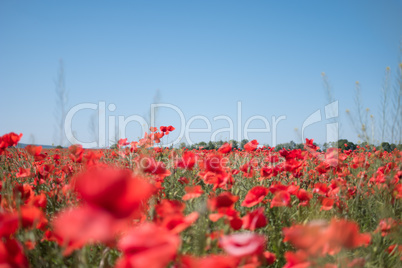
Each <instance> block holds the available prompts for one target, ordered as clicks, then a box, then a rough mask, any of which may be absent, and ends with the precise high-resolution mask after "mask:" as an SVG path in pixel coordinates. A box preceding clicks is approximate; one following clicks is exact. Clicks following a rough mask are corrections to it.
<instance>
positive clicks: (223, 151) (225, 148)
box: [218, 142, 232, 154]
mask: <svg viewBox="0 0 402 268" xmlns="http://www.w3.org/2000/svg"><path fill="white" fill-rule="evenodd" d="M230 151H232V145H230V143H227V142H226V143H225V144H223V145H222V146H221V147H220V148H219V149H218V152H220V153H221V154H227V153H229V152H230Z"/></svg>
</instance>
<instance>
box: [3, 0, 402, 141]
mask: <svg viewBox="0 0 402 268" xmlns="http://www.w3.org/2000/svg"><path fill="white" fill-rule="evenodd" d="M401 40H402V1H400V0H399V1H397V0H384V1H369V0H360V1H358V0H354V1H307V0H304V1H300V0H297V1H273V0H264V1H261V0H253V1H237V0H230V1H208V0H203V1H175V0H170V1H166V0H164V1H99V0H97V1H72V0H68V1H67V0H63V1H45V0H41V1H25V2H23V1H11V0H1V1H0V92H1V95H0V103H1V104H0V134H5V133H8V132H11V131H14V132H18V133H23V134H24V136H23V138H22V141H21V142H24V143H31V142H34V143H37V144H49V145H50V144H52V143H56V144H57V142H58V141H57V140H58V139H57V138H56V136H57V134H56V129H57V123H56V119H55V114H57V113H58V112H60V108H59V107H57V105H56V97H57V96H56V93H55V88H56V85H55V81H57V77H58V70H59V60H60V59H62V60H63V63H64V74H65V83H66V88H67V90H68V108H72V107H76V106H77V105H79V104H82V103H93V104H96V105H98V104H99V102H102V101H103V102H105V104H106V107H108V105H109V104H114V105H115V107H116V109H115V110H114V111H109V110H106V111H105V112H106V119H107V121H106V126H107V128H108V126H109V125H110V123H112V121H110V120H108V119H109V117H111V118H114V119H115V121H116V122H118V116H124V118H127V117H129V116H133V115H137V116H138V117H140V116H141V117H144V118H145V119H147V118H148V117H149V114H150V105H151V103H153V102H155V101H157V102H158V103H167V104H171V105H174V106H175V107H177V108H178V109H180V110H181V111H182V113H183V115H184V117H185V119H186V123H188V121H189V120H190V118H191V117H193V116H196V115H200V116H205V117H206V118H207V119H208V120H210V121H211V132H213V131H215V130H217V129H221V128H227V127H228V126H229V123H228V122H227V120H226V121H225V120H222V119H221V120H215V121H214V120H213V118H214V117H216V116H222V115H226V116H228V117H230V118H231V119H232V120H233V123H234V126H233V127H234V131H235V132H234V137H233V138H234V139H238V138H239V137H238V135H237V134H238V133H237V129H238V126H239V120H238V118H237V114H238V111H237V107H238V102H241V107H242V112H241V115H242V122H241V125H240V126H241V127H242V128H243V127H244V124H245V122H246V120H247V119H248V118H250V117H252V116H255V115H259V116H262V117H264V118H266V119H267V121H268V123H269V124H270V132H269V133H251V134H249V138H250V139H253V138H256V139H257V140H258V141H259V142H260V143H261V144H271V145H272V143H273V119H272V117H273V116H275V117H276V118H278V117H280V116H286V119H284V120H282V121H280V122H278V123H277V127H276V142H277V143H278V142H288V141H290V140H294V141H296V142H300V139H301V138H300V136H299V135H298V134H297V133H296V132H295V130H294V129H295V128H298V129H301V128H302V125H303V122H305V120H306V119H307V118H308V117H309V115H311V114H313V113H314V112H316V111H317V110H319V109H320V111H321V113H322V116H323V120H322V121H321V122H319V123H316V124H314V125H311V126H310V127H308V128H306V132H305V135H307V137H309V138H314V139H315V140H317V141H318V142H321V143H322V142H324V141H325V140H326V124H327V123H328V122H327V121H328V120H326V119H325V113H324V112H325V110H324V107H325V105H326V104H328V99H327V98H326V94H325V87H324V86H323V79H322V76H321V73H322V72H325V73H326V75H327V77H328V80H329V82H330V85H331V87H332V89H333V92H332V93H333V96H334V99H335V100H338V101H339V117H338V119H339V122H340V124H341V129H340V136H341V137H343V138H347V139H349V140H352V141H357V140H358V138H357V136H356V133H355V132H354V131H353V130H352V128H351V125H350V124H349V121H348V118H347V117H346V115H345V110H346V109H347V108H349V109H351V111H353V109H354V107H355V104H354V100H353V99H354V90H355V82H356V81H359V82H360V86H361V91H362V101H363V103H364V107H365V108H366V107H368V108H370V113H371V114H373V116H374V117H375V118H378V117H379V115H380V112H379V107H380V96H381V86H382V85H383V81H384V74H385V69H386V67H387V66H389V67H390V68H391V72H392V78H393V79H392V83H393V85H394V84H395V77H396V74H397V72H396V70H397V66H398V61H399V56H400V51H399V44H400V41H401ZM95 112H96V111H93V110H90V109H85V110H82V111H79V112H77V113H76V114H75V116H74V117H73V120H72V129H73V131H74V135H76V137H77V139H78V140H80V141H83V142H90V141H92V140H94V137H95V133H94V131H93V130H91V126H93V125H95V126H96V127H97V123H96V122H97V121H98V118H97V114H96V113H95ZM156 118H157V120H156V123H157V126H160V125H173V126H175V127H176V130H175V131H174V132H173V133H172V134H171V137H170V138H169V139H171V140H173V139H175V138H176V137H178V136H179V134H180V130H181V127H180V123H181V122H180V117H179V115H178V113H177V112H176V111H174V110H172V109H170V108H161V109H160V110H159V111H158V114H157V117H156ZM94 122H95V124H94ZM249 126H250V127H251V128H258V127H262V126H263V124H262V121H261V120H259V121H258V120H255V121H253V122H251V124H250V125H249ZM195 127H199V128H204V127H206V124H205V122H203V121H201V120H195V121H193V123H192V124H191V128H195ZM141 128H142V126H141V125H140V124H139V123H136V122H131V123H129V124H128V125H127V128H126V133H125V135H126V136H127V137H128V138H129V140H136V139H137V137H138V136H140V135H141ZM105 135H106V137H107V139H109V138H110V139H113V137H108V134H107V133H106V134H105ZM190 135H191V139H192V141H194V142H199V141H201V140H208V139H209V138H210V137H211V134H208V133H203V134H197V133H195V134H194V133H193V134H190ZM242 135H243V134H242ZM217 138H218V139H223V140H228V139H229V138H230V137H229V133H228V132H226V133H224V132H222V133H220V134H219V135H217ZM241 138H243V136H242V137H241Z"/></svg>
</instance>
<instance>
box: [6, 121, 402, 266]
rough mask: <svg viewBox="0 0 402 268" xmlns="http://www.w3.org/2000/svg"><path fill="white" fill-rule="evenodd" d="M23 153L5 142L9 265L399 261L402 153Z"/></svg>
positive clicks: (147, 145) (156, 138)
mask: <svg viewBox="0 0 402 268" xmlns="http://www.w3.org/2000/svg"><path fill="white" fill-rule="evenodd" d="M171 131H174V127H171V126H169V127H164V126H163V127H160V128H151V129H150V133H149V134H146V135H145V137H144V138H142V139H140V140H139V141H127V139H121V140H119V142H118V144H117V148H116V149H84V148H82V147H81V146H79V145H73V146H70V147H69V148H65V149H42V147H40V146H34V145H28V146H27V147H25V148H16V147H15V146H16V145H17V144H18V142H19V140H20V138H21V136H22V134H19V135H18V134H15V133H12V132H11V133H8V134H4V135H3V136H0V178H1V182H0V189H1V203H0V204H1V206H0V237H1V240H0V266H1V267H144V268H159V267H161V268H162V267H177V268H196V267H200V268H201V267H211V268H212V267H228V268H229V267H243V268H246V267H247V268H252V267H287V268H290V267H297V268H302V267H401V266H402V228H401V225H402V218H401V215H402V200H401V199H402V181H401V179H402V152H401V151H399V150H397V149H395V150H393V151H391V152H387V151H384V150H377V149H376V148H375V147H373V146H370V145H367V146H365V147H359V146H358V147H357V149H356V150H353V151H352V150H347V148H346V149H345V150H341V149H338V148H329V149H327V150H325V151H321V150H320V148H319V147H317V146H316V145H315V144H314V143H313V140H309V139H307V140H306V143H305V144H304V149H294V150H286V149H281V150H275V148H271V147H259V146H258V145H259V144H258V142H257V141H256V140H253V141H250V142H249V143H247V144H246V145H245V146H244V150H240V149H235V148H232V146H231V144H229V143H225V144H224V145H223V146H221V147H220V148H219V149H214V150H205V149H202V148H199V149H193V150H189V149H186V148H182V149H174V148H164V147H163V146H161V145H159V144H160V141H161V139H163V138H164V137H165V136H166V135H169V132H171Z"/></svg>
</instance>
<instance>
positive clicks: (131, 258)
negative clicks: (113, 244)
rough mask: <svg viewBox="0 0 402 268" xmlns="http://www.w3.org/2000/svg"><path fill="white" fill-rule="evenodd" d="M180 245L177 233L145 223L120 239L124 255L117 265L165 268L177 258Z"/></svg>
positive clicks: (139, 267) (138, 267) (119, 246)
mask: <svg viewBox="0 0 402 268" xmlns="http://www.w3.org/2000/svg"><path fill="white" fill-rule="evenodd" d="M179 246H180V238H179V237H178V236H177V235H176V234H173V233H171V232H169V231H168V230H167V229H165V228H163V227H159V226H156V225H154V224H150V223H149V224H143V225H141V226H139V227H137V228H134V229H132V230H131V231H129V232H128V233H127V234H126V235H124V236H123V238H122V239H121V240H120V241H119V243H118V248H119V249H120V250H121V251H122V252H123V257H122V258H121V259H120V260H118V262H117V264H116V267H118V268H119V267H137V268H164V267H167V265H168V263H169V262H170V261H172V260H173V259H174V258H175V256H176V252H177V249H178V248H179Z"/></svg>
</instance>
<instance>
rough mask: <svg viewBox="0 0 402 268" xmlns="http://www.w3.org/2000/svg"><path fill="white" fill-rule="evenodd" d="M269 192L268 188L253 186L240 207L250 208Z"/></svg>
mask: <svg viewBox="0 0 402 268" xmlns="http://www.w3.org/2000/svg"><path fill="white" fill-rule="evenodd" d="M268 192H269V190H268V188H266V187H264V186H255V187H253V188H251V190H250V191H248V193H247V195H246V197H245V198H244V200H243V202H242V203H241V205H242V206H243V207H248V208H249V207H252V206H255V205H257V204H259V203H261V201H262V200H263V199H264V198H265V196H266V195H267V194H268Z"/></svg>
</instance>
